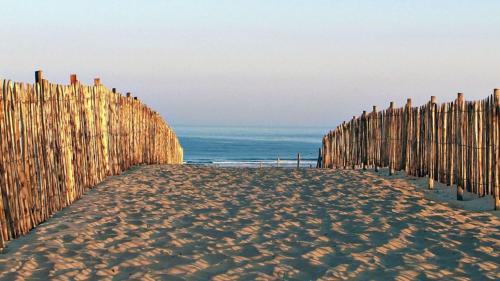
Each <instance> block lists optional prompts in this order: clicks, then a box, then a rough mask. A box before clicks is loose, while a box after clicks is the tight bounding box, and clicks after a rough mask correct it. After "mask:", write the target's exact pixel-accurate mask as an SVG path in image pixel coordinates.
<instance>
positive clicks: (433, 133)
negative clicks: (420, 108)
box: [428, 96, 436, 189]
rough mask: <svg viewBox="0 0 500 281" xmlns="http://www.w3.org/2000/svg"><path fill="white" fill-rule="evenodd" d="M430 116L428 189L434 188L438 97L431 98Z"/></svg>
mask: <svg viewBox="0 0 500 281" xmlns="http://www.w3.org/2000/svg"><path fill="white" fill-rule="evenodd" d="M429 109H430V111H431V114H430V119H431V120H430V138H429V139H430V145H431V147H430V151H429V173H428V176H429V184H428V188H429V189H433V188H434V169H435V157H436V96H431V101H430V103H429Z"/></svg>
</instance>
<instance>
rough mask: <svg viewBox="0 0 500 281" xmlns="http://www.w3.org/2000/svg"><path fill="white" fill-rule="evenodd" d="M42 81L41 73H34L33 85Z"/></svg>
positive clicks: (40, 71)
mask: <svg viewBox="0 0 500 281" xmlns="http://www.w3.org/2000/svg"><path fill="white" fill-rule="evenodd" d="M42 81H43V71H42V70H37V71H35V83H42Z"/></svg>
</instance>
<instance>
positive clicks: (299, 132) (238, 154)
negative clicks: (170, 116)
mask: <svg viewBox="0 0 500 281" xmlns="http://www.w3.org/2000/svg"><path fill="white" fill-rule="evenodd" d="M173 128H174V130H175V132H176V134H177V136H178V137H179V140H180V142H181V145H182V147H183V148H184V161H185V163H186V164H204V165H216V166H227V167H234V166H239V167H259V166H264V167H269V166H273V167H275V166H278V165H279V166H280V167H296V165H297V154H300V157H301V161H300V166H301V167H310V166H312V167H315V166H316V161H317V158H318V149H319V148H320V147H321V139H322V137H323V136H324V135H325V134H326V133H327V132H328V129H326V128H257V127H195V126H173ZM278 158H279V159H280V160H279V164H278Z"/></svg>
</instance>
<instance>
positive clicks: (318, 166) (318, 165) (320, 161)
mask: <svg viewBox="0 0 500 281" xmlns="http://www.w3.org/2000/svg"><path fill="white" fill-rule="evenodd" d="M323 142H324V140H323ZM322 162H323V159H322V157H321V147H320V148H319V149H318V162H317V163H316V168H318V169H321V168H322V167H321V166H322V165H323V164H322Z"/></svg>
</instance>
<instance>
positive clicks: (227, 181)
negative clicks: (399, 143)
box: [0, 166, 500, 280]
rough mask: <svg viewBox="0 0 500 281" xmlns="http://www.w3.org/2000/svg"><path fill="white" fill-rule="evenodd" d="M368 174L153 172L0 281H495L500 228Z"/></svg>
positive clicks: (52, 231) (80, 209)
mask: <svg viewBox="0 0 500 281" xmlns="http://www.w3.org/2000/svg"><path fill="white" fill-rule="evenodd" d="M415 182H416V181H415V180H413V181H412V180H410V179H403V178H402V177H400V176H395V177H393V178H387V177H386V178H383V177H381V176H379V175H377V174H376V173H374V172H371V171H367V172H363V171H332V170H310V169H308V170H300V171H296V170H294V169H276V168H269V169H243V168H241V169H238V168H214V167H193V166H148V167H140V168H135V169H133V170H130V171H128V172H126V173H125V174H124V175H121V176H117V177H113V178H110V179H108V180H107V181H106V182H104V183H103V184H101V185H99V186H98V187H97V188H95V189H93V190H92V191H90V192H88V194H86V195H85V196H84V197H83V198H82V199H81V200H79V201H78V202H76V203H75V204H73V205H72V206H70V207H68V208H67V209H65V210H63V211H62V212H60V213H58V214H57V215H56V216H54V217H53V218H52V219H50V220H49V221H48V222H46V223H44V224H42V225H40V226H39V227H37V228H36V230H34V231H32V232H31V233H29V234H28V235H27V236H25V237H22V238H20V239H17V240H15V241H13V242H11V243H9V244H8V248H7V249H6V251H5V252H4V253H3V254H0V277H1V278H5V279H16V278H18V279H22V278H27V279H29V278H38V279H47V276H48V277H50V278H53V279H60V280H74V279H77V280H82V279H91V280H94V279H113V280H117V279H126V278H133V279H149V280H158V279H160V280H161V279H164V280H185V279H187V280H269V279H280V280H281V279H282V280H293V279H295V280H310V279H312V280H315V279H320V280H337V279H360V280H366V279H378V280H380V279H382V280H384V279H385V280H393V279H397V280H421V279H440V280H444V279H446V280H453V279H460V280H466V279H476V280H481V279H487V278H490V279H500V257H499V255H500V220H499V218H498V217H497V216H495V215H492V214H491V213H489V212H483V213H479V212H472V211H466V210H462V209H453V208H451V207H450V206H449V205H448V204H444V203H438V202H435V201H431V200H428V199H426V198H425V197H424V196H423V193H422V192H421V191H419V188H417V187H416V185H415Z"/></svg>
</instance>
